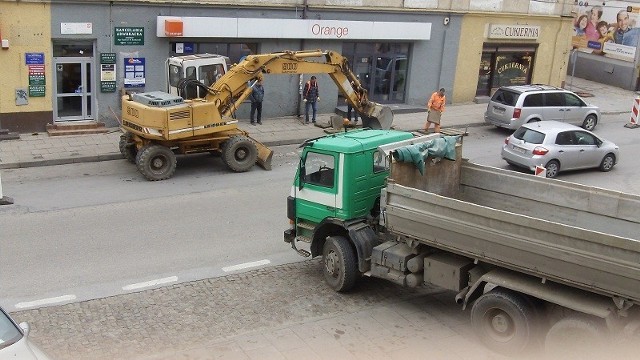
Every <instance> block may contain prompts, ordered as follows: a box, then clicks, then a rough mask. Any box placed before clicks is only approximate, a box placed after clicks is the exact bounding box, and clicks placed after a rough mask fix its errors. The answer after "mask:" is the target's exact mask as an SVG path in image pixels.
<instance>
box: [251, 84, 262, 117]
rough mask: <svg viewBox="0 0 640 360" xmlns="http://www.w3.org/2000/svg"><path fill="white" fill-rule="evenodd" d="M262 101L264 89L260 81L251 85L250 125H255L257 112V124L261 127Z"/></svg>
mask: <svg viewBox="0 0 640 360" xmlns="http://www.w3.org/2000/svg"><path fill="white" fill-rule="evenodd" d="M262 99H264V87H263V86H262V79H260V80H258V81H257V82H256V83H255V85H253V90H252V91H251V95H249V100H251V125H254V126H255V125H256V121H255V119H256V118H255V115H256V111H258V124H260V125H262Z"/></svg>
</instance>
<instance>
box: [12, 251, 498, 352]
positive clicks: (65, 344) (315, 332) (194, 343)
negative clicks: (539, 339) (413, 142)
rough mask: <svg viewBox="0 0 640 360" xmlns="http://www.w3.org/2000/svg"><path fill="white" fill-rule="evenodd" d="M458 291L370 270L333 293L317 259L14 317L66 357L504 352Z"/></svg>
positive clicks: (49, 349) (38, 341) (46, 347)
mask: <svg viewBox="0 0 640 360" xmlns="http://www.w3.org/2000/svg"><path fill="white" fill-rule="evenodd" d="M283 245H284V244H283ZM453 296H454V294H453V293H451V292H446V291H442V290H439V289H435V288H421V289H407V288H402V287H399V286H396V285H394V284H392V283H390V282H388V281H384V280H379V279H371V278H365V279H362V280H361V281H360V282H359V284H358V287H357V288H356V289H355V290H354V291H352V292H350V293H347V294H339V293H335V292H334V291H333V290H331V289H330V288H329V287H328V286H326V285H325V283H324V280H323V278H322V272H321V263H320V261H319V260H317V259H316V260H307V261H302V262H297V263H292V264H287V265H280V266H275V267H269V268H263V269H258V270H253V271H249V272H245V273H239V274H234V275H228V276H224V277H219V278H211V279H204V280H199V281H193V282H187V283H181V284H176V285H172V286H167V287H162V288H158V289H154V290H146V291H142V292H137V293H131V294H127V295H120V296H113V297H108V298H102V299H95V300H90V301H84V302H80V303H73V304H67V305H61V306H53V307H44V308H39V309H32V310H24V311H18V312H14V313H13V314H12V316H14V317H15V319H16V320H17V321H27V322H28V323H29V324H30V325H31V329H32V330H31V335H30V336H31V338H32V339H33V341H34V342H35V343H36V344H38V345H39V346H41V348H43V349H44V350H45V351H46V352H48V353H49V354H50V355H51V356H52V357H54V358H55V359H60V360H64V359H96V360H101V359H135V360H160V359H167V360H168V359H239V360H241V359H406V358H408V357H413V358H442V359H444V358H446V359H471V358H473V359H502V358H503V357H501V356H498V355H495V354H493V353H491V352H489V351H488V350H487V349H485V348H483V347H482V346H481V345H479V344H478V343H477V342H476V339H475V337H474V335H473V334H471V332H470V326H469V320H468V311H466V312H465V311H462V310H461V309H460V307H459V306H458V305H456V304H455V302H454V301H453Z"/></svg>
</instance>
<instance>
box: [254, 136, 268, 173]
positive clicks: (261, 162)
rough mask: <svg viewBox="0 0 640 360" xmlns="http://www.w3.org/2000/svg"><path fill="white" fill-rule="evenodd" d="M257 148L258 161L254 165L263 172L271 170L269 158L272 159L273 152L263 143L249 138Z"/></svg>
mask: <svg viewBox="0 0 640 360" xmlns="http://www.w3.org/2000/svg"><path fill="white" fill-rule="evenodd" d="M251 140H253V142H254V143H255V144H256V146H257V147H258V160H256V164H258V166H260V167H261V168H263V169H265V170H271V158H272V157H273V150H271V149H269V148H268V147H267V146H265V145H264V144H263V143H261V142H259V141H256V139H253V138H251Z"/></svg>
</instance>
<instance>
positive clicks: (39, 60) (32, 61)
mask: <svg viewBox="0 0 640 360" xmlns="http://www.w3.org/2000/svg"><path fill="white" fill-rule="evenodd" d="M24 63H25V64H27V65H38V64H44V53H26V54H24Z"/></svg>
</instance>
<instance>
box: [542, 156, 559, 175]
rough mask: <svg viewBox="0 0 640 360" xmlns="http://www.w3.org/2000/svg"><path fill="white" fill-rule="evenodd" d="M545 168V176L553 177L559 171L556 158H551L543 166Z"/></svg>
mask: <svg viewBox="0 0 640 360" xmlns="http://www.w3.org/2000/svg"><path fill="white" fill-rule="evenodd" d="M544 167H545V169H547V177H548V178H554V177H556V176H558V173H559V172H560V163H559V162H558V161H557V160H551V161H549V162H548V163H547V165H545V166H544Z"/></svg>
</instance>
